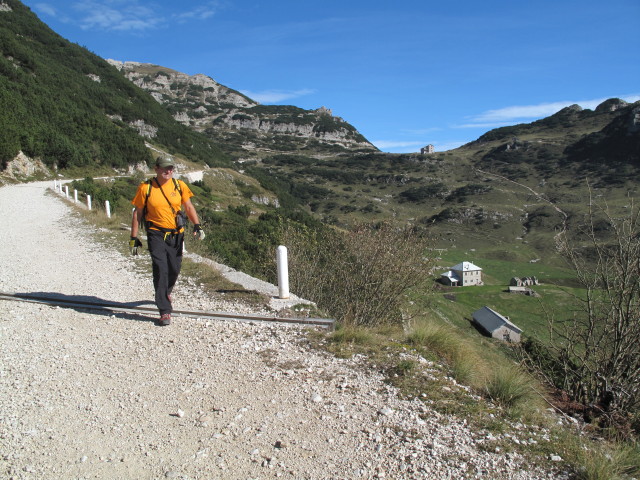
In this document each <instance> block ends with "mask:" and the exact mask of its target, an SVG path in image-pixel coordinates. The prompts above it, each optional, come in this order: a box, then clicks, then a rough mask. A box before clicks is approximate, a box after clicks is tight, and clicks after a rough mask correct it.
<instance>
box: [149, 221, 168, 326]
mask: <svg viewBox="0 0 640 480" xmlns="http://www.w3.org/2000/svg"><path fill="white" fill-rule="evenodd" d="M147 242H148V244H149V253H150V254H151V262H152V264H153V288H154V289H155V292H156V297H155V302H156V306H157V307H158V310H159V311H160V315H162V314H165V313H171V302H169V298H168V295H169V260H168V256H169V254H168V253H167V251H168V250H169V248H168V245H167V244H166V243H165V241H164V233H162V232H155V231H153V230H149V232H148V235H147ZM174 282H175V281H174Z"/></svg>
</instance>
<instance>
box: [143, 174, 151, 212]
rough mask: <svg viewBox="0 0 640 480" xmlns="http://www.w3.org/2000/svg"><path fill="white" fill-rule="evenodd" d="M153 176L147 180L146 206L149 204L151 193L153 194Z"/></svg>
mask: <svg viewBox="0 0 640 480" xmlns="http://www.w3.org/2000/svg"><path fill="white" fill-rule="evenodd" d="M151 180H152V179H151V178H150V179H149V180H147V196H146V197H145V198H144V203H145V206H146V204H147V200H148V199H149V195H151Z"/></svg>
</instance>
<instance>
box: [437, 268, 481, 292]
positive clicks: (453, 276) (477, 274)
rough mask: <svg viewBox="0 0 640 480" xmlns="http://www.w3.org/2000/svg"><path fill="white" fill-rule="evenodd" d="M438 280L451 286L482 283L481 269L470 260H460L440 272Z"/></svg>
mask: <svg viewBox="0 0 640 480" xmlns="http://www.w3.org/2000/svg"><path fill="white" fill-rule="evenodd" d="M440 280H441V281H442V283H444V284H445V285H449V286H452V287H466V286H469V285H483V282H482V269H481V268H480V267H478V266H477V265H474V264H473V263H471V262H462V263H459V264H457V265H455V266H454V267H451V270H449V271H447V272H444V273H443V274H441V275H440Z"/></svg>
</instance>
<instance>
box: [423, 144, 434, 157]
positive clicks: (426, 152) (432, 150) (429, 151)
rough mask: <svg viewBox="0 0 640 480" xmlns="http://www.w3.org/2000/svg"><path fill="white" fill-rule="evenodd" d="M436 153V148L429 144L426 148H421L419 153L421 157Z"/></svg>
mask: <svg viewBox="0 0 640 480" xmlns="http://www.w3.org/2000/svg"><path fill="white" fill-rule="evenodd" d="M435 151H436V147H434V146H433V145H431V144H429V145H427V146H426V147H422V148H421V149H420V153H421V154H422V155H425V154H426V155H428V154H429V153H434V152H435Z"/></svg>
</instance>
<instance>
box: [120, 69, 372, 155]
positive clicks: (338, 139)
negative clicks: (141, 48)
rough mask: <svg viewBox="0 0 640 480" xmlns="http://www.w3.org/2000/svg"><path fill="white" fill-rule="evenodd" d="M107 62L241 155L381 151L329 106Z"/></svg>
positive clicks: (203, 77)
mask: <svg viewBox="0 0 640 480" xmlns="http://www.w3.org/2000/svg"><path fill="white" fill-rule="evenodd" d="M108 61H109V63H111V64H112V65H114V66H115V67H116V68H118V69H119V70H120V71H121V72H122V73H123V74H124V76H125V77H126V78H128V79H129V80H131V82H133V83H134V84H135V85H137V86H138V87H140V88H142V89H144V90H146V91H147V92H149V93H150V94H151V95H152V96H153V98H155V99H156V100H157V101H158V102H159V103H161V104H162V105H164V106H165V107H166V108H167V109H168V110H169V111H170V112H171V114H172V115H173V117H174V118H175V119H176V120H177V121H179V122H180V123H182V124H184V125H187V126H189V127H191V128H193V129H194V130H196V131H198V132H203V133H205V134H206V135H207V136H208V137H209V138H211V139H213V140H216V141H217V142H219V144H220V146H221V147H222V148H226V149H227V151H228V152H229V153H236V154H237V155H239V156H241V157H242V156H245V157H246V156H249V157H251V156H252V154H253V155H255V156H258V157H259V156H262V155H264V154H265V153H266V154H270V153H274V152H276V153H278V152H283V151H285V152H294V151H303V152H307V153H330V152H333V153H341V152H348V151H376V150H377V149H376V148H375V147H374V146H373V145H372V144H371V143H370V142H368V141H367V139H366V138H364V137H363V136H362V135H361V134H360V133H358V131H357V130H356V129H355V127H353V126H352V125H350V124H349V123H347V122H346V121H345V120H343V119H342V118H340V117H336V116H333V114H332V112H331V110H329V109H327V108H325V107H320V108H318V109H317V110H304V109H302V108H298V107H294V106H281V105H260V104H259V103H258V102H256V101H254V100H252V99H250V98H249V97H247V96H246V95H243V94H242V93H240V92H237V91H235V90H233V89H231V88H228V87H226V86H224V85H221V84H219V83H218V82H216V81H215V80H214V79H212V78H211V77H208V76H206V75H202V74H197V75H187V74H184V73H181V72H177V71H175V70H171V69H169V68H165V67H162V66H158V65H151V64H146V63H138V62H120V61H116V60H108Z"/></svg>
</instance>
